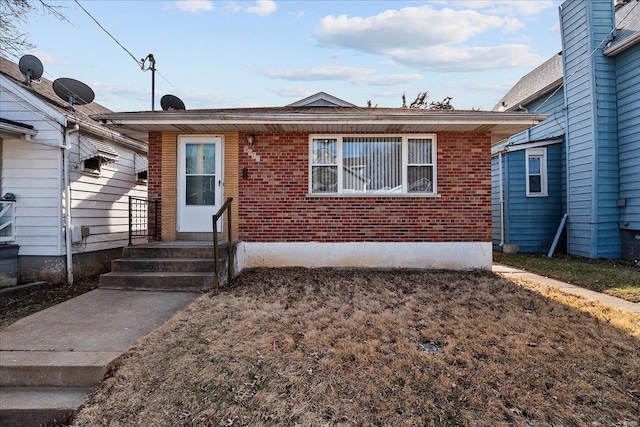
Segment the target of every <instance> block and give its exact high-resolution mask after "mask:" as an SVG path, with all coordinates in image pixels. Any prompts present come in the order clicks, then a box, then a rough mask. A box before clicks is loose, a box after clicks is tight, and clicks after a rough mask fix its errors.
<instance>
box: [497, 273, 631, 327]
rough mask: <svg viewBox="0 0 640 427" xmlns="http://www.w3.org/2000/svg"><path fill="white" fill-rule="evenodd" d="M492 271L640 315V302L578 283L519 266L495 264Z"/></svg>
mask: <svg viewBox="0 0 640 427" xmlns="http://www.w3.org/2000/svg"><path fill="white" fill-rule="evenodd" d="M492 271H493V272H494V273H497V274H499V275H501V276H503V277H506V278H508V279H520V280H526V281H528V282H534V283H539V284H541V285H544V286H549V287H553V288H556V289H559V290H561V291H562V292H565V293H568V294H572V295H577V296H580V297H583V298H585V299H587V300H590V301H598V302H601V303H603V304H607V305H609V306H611V307H614V308H617V309H619V310H622V311H627V312H629V313H633V314H637V315H640V303H637V302H630V301H625V300H623V299H622V298H617V297H613V296H611V295H607V294H603V293H600V292H595V291H591V290H589V289H585V288H581V287H579V286H576V285H570V284H568V283H564V282H560V281H558V280H554V279H550V278H548V277H544V276H540V275H537V274H533V273H529V272H527V271H524V270H518V269H517V268H514V267H509V266H506V265H501V264H493V266H492Z"/></svg>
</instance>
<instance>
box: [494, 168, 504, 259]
mask: <svg viewBox="0 0 640 427" xmlns="http://www.w3.org/2000/svg"><path fill="white" fill-rule="evenodd" d="M499 162H500V156H493V157H492V158H491V243H492V245H493V249H494V250H499V249H500V243H502V234H501V230H500V228H501V216H500V210H501V203H500V164H499ZM502 163H503V165H504V158H502ZM503 172H504V170H503Z"/></svg>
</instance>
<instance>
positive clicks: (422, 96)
mask: <svg viewBox="0 0 640 427" xmlns="http://www.w3.org/2000/svg"><path fill="white" fill-rule="evenodd" d="M427 98H429V91H428V90H426V91H424V92H420V93H419V94H418V95H417V96H416V99H414V100H413V102H412V103H411V104H410V105H409V108H427Z"/></svg>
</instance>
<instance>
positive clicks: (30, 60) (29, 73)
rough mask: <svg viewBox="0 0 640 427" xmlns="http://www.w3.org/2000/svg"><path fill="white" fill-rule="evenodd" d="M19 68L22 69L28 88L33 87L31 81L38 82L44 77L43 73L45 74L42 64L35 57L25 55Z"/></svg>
mask: <svg viewBox="0 0 640 427" xmlns="http://www.w3.org/2000/svg"><path fill="white" fill-rule="evenodd" d="M18 67H19V68H20V72H21V73H22V74H24V75H25V77H26V80H25V81H24V84H26V85H27V86H31V80H33V79H36V80H37V79H39V78H40V77H42V73H43V72H44V67H43V66H42V62H40V60H39V59H38V58H37V57H35V56H33V55H24V56H23V57H22V58H20V62H19V63H18Z"/></svg>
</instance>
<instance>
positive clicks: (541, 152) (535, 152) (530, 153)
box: [524, 147, 549, 197]
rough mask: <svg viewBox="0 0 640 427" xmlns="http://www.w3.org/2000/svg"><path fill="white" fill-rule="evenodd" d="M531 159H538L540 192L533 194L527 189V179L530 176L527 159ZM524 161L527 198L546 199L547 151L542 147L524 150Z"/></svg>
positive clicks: (547, 193) (547, 192)
mask: <svg viewBox="0 0 640 427" xmlns="http://www.w3.org/2000/svg"><path fill="white" fill-rule="evenodd" d="M532 158H539V159H540V192H533V191H531V189H530V188H529V177H530V176H531V173H530V172H529V159H532ZM524 161H525V185H526V192H527V197H547V196H548V195H549V191H548V188H549V187H548V178H547V149H546V148H544V147H542V148H528V149H527V150H525V156H524Z"/></svg>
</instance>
